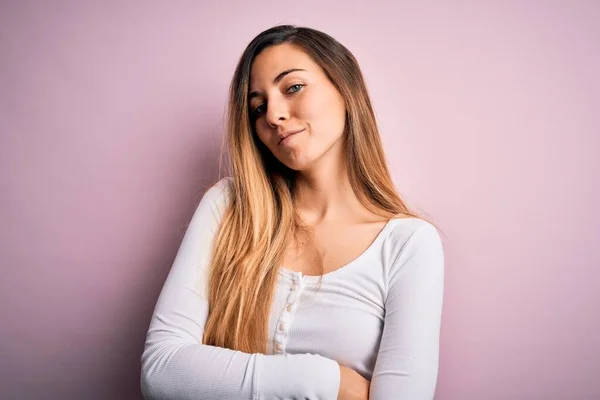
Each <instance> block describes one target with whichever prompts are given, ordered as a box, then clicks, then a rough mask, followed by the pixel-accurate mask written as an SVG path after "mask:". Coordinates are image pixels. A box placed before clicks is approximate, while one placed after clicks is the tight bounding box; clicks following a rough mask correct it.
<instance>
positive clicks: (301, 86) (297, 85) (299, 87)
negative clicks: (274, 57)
mask: <svg viewBox="0 0 600 400" xmlns="http://www.w3.org/2000/svg"><path fill="white" fill-rule="evenodd" d="M294 87H297V88H298V90H294V91H292V93H296V92H298V91H300V89H301V88H303V87H304V85H301V84H299V83H298V84H296V85H292V86H290V87H289V88H288V91H289V90H290V89H291V88H294Z"/></svg>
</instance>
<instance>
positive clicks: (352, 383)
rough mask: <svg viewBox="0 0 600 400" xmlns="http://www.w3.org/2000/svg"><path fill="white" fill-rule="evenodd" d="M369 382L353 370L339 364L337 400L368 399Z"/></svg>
mask: <svg viewBox="0 0 600 400" xmlns="http://www.w3.org/2000/svg"><path fill="white" fill-rule="evenodd" d="M370 385H371V382H369V381H368V380H367V379H365V378H363V377H362V375H360V374H359V373H358V372H356V371H355V370H353V369H351V368H348V367H344V366H343V365H340V390H339V393H338V398H337V400H368V399H369V387H370Z"/></svg>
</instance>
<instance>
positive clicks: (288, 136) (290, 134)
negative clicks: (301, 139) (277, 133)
mask: <svg viewBox="0 0 600 400" xmlns="http://www.w3.org/2000/svg"><path fill="white" fill-rule="evenodd" d="M305 129H306V128H305ZM303 131H304V129H301V130H299V131H296V132H291V133H288V134H287V135H285V136H283V137H281V138H280V139H279V142H278V143H277V144H282V143H284V142H285V141H286V140H287V139H288V138H290V137H292V136H294V135H295V134H296V133H300V132H303Z"/></svg>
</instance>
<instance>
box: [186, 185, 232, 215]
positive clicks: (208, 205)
mask: <svg viewBox="0 0 600 400" xmlns="http://www.w3.org/2000/svg"><path fill="white" fill-rule="evenodd" d="M232 184H233V178H231V177H225V178H222V179H220V180H218V181H217V182H216V183H214V184H213V185H212V186H209V187H208V188H207V189H206V190H205V192H204V194H203V195H202V196H201V198H200V200H199V201H198V202H197V204H196V211H195V213H194V216H193V218H192V219H193V220H202V221H204V223H206V222H207V218H208V219H210V220H215V221H220V219H221V217H222V216H223V214H224V213H225V210H226V209H227V206H228V205H229V201H230V197H231V187H232Z"/></svg>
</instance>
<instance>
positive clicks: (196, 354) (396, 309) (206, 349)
mask: <svg viewBox="0 0 600 400" xmlns="http://www.w3.org/2000/svg"><path fill="white" fill-rule="evenodd" d="M230 183H231V179H230V178H224V179H222V180H221V181H219V182H218V183H217V184H216V185H215V186H213V187H212V188H210V189H209V190H208V191H207V192H206V194H205V195H204V197H203V198H202V200H201V201H200V204H199V205H198V207H197V210H196V212H195V213H194V216H193V217H192V220H191V222H190V224H189V226H188V228H187V231H186V233H185V236H184V238H183V240H182V243H181V245H180V248H179V251H178V253H177V256H176V258H175V261H174V263H173V266H172V268H171V271H170V272H169V275H168V277H167V279H166V281H165V283H164V286H163V288H162V291H161V293H160V296H159V298H158V301H157V304H156V307H155V310H154V314H153V316H152V320H151V322H150V327H149V330H148V334H147V338H146V344H145V349H144V353H143V355H142V360H141V361H142V379H141V384H142V392H143V394H144V397H145V398H146V399H182V400H183V399H190V400H191V399H194V400H199V399H203V400H204V399H228V400H236V399H253V400H255V399H261V400H262V399H269V400H271V399H315V400H316V399H323V400H336V399H337V396H338V391H339V386H340V372H339V365H345V366H347V367H350V368H353V369H355V370H356V371H358V372H359V373H360V374H361V375H363V376H364V377H366V378H367V379H369V380H371V390H370V397H369V399H370V400H391V399H398V400H425V399H433V395H434V392H435V387H436V381H437V374H438V358H439V335H440V324H441V313H442V300H443V288H444V252H443V247H442V242H441V239H440V237H439V234H438V232H437V230H436V229H435V227H434V226H433V225H431V224H429V223H428V222H426V221H423V220H420V219H416V218H407V219H393V220H390V221H389V222H388V223H387V224H386V225H385V227H384V228H383V230H382V231H381V232H380V233H379V235H378V236H377V238H376V239H375V240H374V242H373V243H372V244H371V245H370V246H369V247H368V249H367V250H366V251H365V252H364V253H362V254H361V255H360V256H358V257H357V258H356V259H354V260H353V261H352V262H350V263H348V264H347V265H345V266H344V267H342V268H340V269H337V270H335V271H332V272H330V273H327V274H325V275H323V276H322V282H321V286H320V287H318V285H317V283H318V279H319V277H316V276H303V275H302V273H300V272H294V271H291V270H289V269H287V268H285V266H282V267H280V270H279V278H278V282H277V288H276V292H275V297H274V300H273V303H272V306H271V310H270V328H269V338H268V346H267V347H268V349H267V353H268V354H266V355H263V354H247V353H243V352H240V351H234V350H230V349H224V348H220V347H215V346H208V345H203V344H202V343H201V338H202V335H203V331H204V326H205V323H206V319H207V316H208V301H207V289H208V263H209V261H210V260H209V257H210V254H211V251H212V244H213V241H214V237H215V234H216V232H217V229H218V226H219V223H220V221H221V218H222V216H223V212H224V210H225V207H226V206H227V203H228V201H229V195H230V190H229V188H230Z"/></svg>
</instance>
